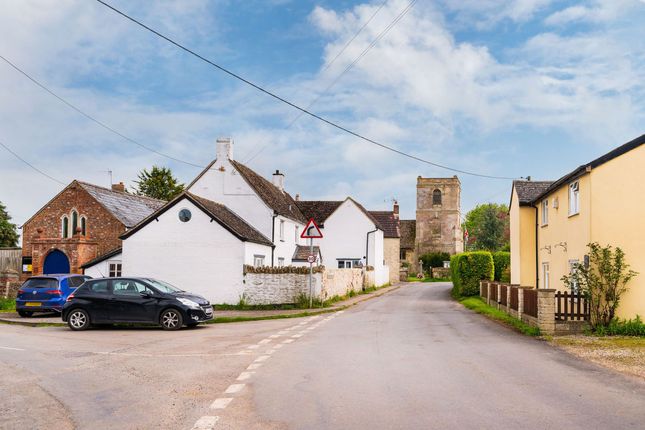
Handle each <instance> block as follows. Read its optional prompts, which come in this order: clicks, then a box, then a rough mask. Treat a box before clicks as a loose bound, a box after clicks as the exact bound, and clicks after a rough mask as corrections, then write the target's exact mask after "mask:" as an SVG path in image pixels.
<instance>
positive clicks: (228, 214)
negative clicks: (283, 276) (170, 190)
mask: <svg viewBox="0 0 645 430" xmlns="http://www.w3.org/2000/svg"><path fill="white" fill-rule="evenodd" d="M183 199H187V200H189V201H190V202H192V203H193V204H194V205H195V206H197V207H198V208H200V209H201V210H202V211H204V213H206V214H207V215H208V216H210V217H211V218H212V219H213V220H215V221H217V222H218V223H219V224H220V225H221V226H222V227H224V228H225V229H227V230H228V231H229V232H230V233H231V234H233V235H234V236H235V237H237V238H238V239H240V240H242V241H248V242H254V243H259V244H261V245H267V246H273V243H272V242H271V241H270V240H269V239H268V238H267V237H266V236H265V235H263V234H262V233H260V232H259V231H257V230H256V229H255V228H253V227H252V226H250V225H249V224H247V222H246V221H244V220H243V219H242V218H241V217H240V216H239V215H237V214H236V213H235V212H233V211H232V210H230V209H229V208H227V207H226V206H224V205H223V204H221V203H216V202H214V201H212V200H208V199H205V198H203V197H199V196H196V195H194V194H192V193H189V192H188V191H184V192H183V193H181V194H179V195H178V196H177V197H175V198H174V199H173V200H171V201H170V202H168V203H167V204H166V205H165V206H163V207H161V208H159V210H157V211H156V212H154V213H152V214H151V215H150V216H148V217H147V218H146V219H144V220H142V221H141V222H140V223H139V224H137V225H136V226H134V227H133V228H132V229H131V230H128V231H126V232H125V233H124V234H122V235H121V239H127V238H128V237H130V236H132V235H133V234H134V233H136V232H137V231H139V230H140V229H142V228H143V227H145V226H146V225H147V224H148V223H150V222H151V221H153V220H154V219H155V218H157V217H159V216H160V215H161V214H163V213H164V212H166V211H167V210H168V209H170V208H172V207H173V206H175V205H176V204H177V203H179V202H180V201H182V200H183Z"/></svg>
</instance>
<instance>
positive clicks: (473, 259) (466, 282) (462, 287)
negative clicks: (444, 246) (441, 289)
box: [450, 251, 495, 297]
mask: <svg viewBox="0 0 645 430" xmlns="http://www.w3.org/2000/svg"><path fill="white" fill-rule="evenodd" d="M450 271H451V275H452V284H453V287H452V295H453V296H455V297H465V296H476V295H478V294H479V281H482V280H489V281H492V280H493V279H494V278H495V265H494V263H493V256H492V255H491V253H490V252H488V251H474V252H464V253H462V254H456V255H453V256H452V257H451V258H450Z"/></svg>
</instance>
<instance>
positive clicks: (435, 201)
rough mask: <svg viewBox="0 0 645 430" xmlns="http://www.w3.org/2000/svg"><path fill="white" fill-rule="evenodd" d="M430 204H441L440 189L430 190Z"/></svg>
mask: <svg viewBox="0 0 645 430" xmlns="http://www.w3.org/2000/svg"><path fill="white" fill-rule="evenodd" d="M432 204H433V205H440V204H441V190H434V191H433V192H432Z"/></svg>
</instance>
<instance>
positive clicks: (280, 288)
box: [243, 273, 323, 305]
mask: <svg viewBox="0 0 645 430" xmlns="http://www.w3.org/2000/svg"><path fill="white" fill-rule="evenodd" d="M322 277H323V274H322V273H314V274H313V277H312V289H313V296H314V297H316V298H320V297H321V284H322ZM243 295H244V299H245V301H246V303H248V304H250V305H268V304H283V303H295V302H296V301H297V298H298V296H299V295H306V296H309V274H304V273H247V274H246V275H244V293H243Z"/></svg>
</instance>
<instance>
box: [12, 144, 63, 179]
mask: <svg viewBox="0 0 645 430" xmlns="http://www.w3.org/2000/svg"><path fill="white" fill-rule="evenodd" d="M0 146H2V147H3V148H4V149H5V150H6V151H7V152H8V153H10V154H11V155H13V156H14V157H16V158H17V159H18V160H20V161H22V162H23V163H25V164H26V165H27V166H29V167H31V168H32V169H34V170H35V171H36V172H38V173H40V174H41V175H43V176H44V177H46V178H49V179H51V180H52V181H54V182H58V183H59V184H61V185H67V184H66V183H64V182H63V181H59V180H58V179H56V178H54V177H53V176H50V175H48V174H47V173H45V172H43V171H42V170H40V169H39V168H38V167H36V166H34V165H33V164H31V163H30V162H29V161H27V160H25V159H24V158H22V157H21V156H20V155H18V154H16V153H15V152H13V151H12V150H11V148H9V147H8V146H7V145H5V144H4V143H2V142H0Z"/></svg>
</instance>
